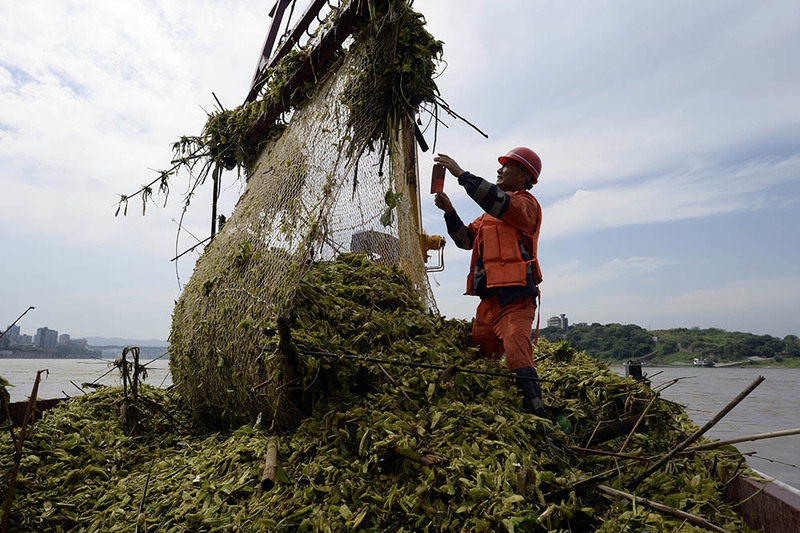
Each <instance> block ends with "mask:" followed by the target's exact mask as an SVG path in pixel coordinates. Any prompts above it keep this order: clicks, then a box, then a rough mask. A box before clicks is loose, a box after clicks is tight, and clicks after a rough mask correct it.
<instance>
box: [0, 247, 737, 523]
mask: <svg viewBox="0 0 800 533" xmlns="http://www.w3.org/2000/svg"><path fill="white" fill-rule="evenodd" d="M310 269H311V270H310V275H308V276H306V277H305V278H304V280H303V282H302V284H301V286H300V288H299V290H298V295H297V298H296V300H297V306H296V313H295V315H294V318H293V321H292V324H291V329H292V335H293V340H292V343H291V344H292V348H293V349H295V350H296V355H297V356H298V358H299V359H300V368H301V369H302V370H301V372H300V375H299V378H298V379H299V381H300V382H301V383H302V385H298V388H299V390H301V391H302V393H303V394H307V395H314V396H315V398H316V400H315V401H314V402H312V403H313V411H312V412H310V413H308V416H306V417H305V418H304V419H303V420H302V421H301V422H300V423H299V425H298V426H297V428H296V430H295V431H292V432H284V431H279V430H276V429H275V428H272V429H271V428H270V424H268V423H264V421H265V420H267V417H266V416H265V417H262V418H261V420H260V421H259V420H258V419H256V418H254V419H252V420H250V421H249V422H248V423H246V424H243V425H241V426H239V427H238V428H236V429H233V430H228V431H224V432H215V433H210V434H202V435H198V434H196V433H193V432H192V431H189V429H188V428H191V427H194V426H193V425H192V419H193V417H192V416H191V415H190V413H188V412H187V411H186V410H185V407H184V404H183V402H181V401H180V398H179V396H178V394H177V391H176V390H174V389H173V390H170V391H165V390H161V389H156V388H152V387H149V386H142V387H140V388H139V400H138V403H137V405H136V409H137V410H138V411H139V413H140V414H139V416H138V420H139V422H138V425H137V427H136V431H135V432H132V431H131V430H130V428H129V429H128V430H123V429H122V428H123V427H124V422H121V421H120V412H121V411H120V408H121V406H122V404H123V403H124V402H123V395H122V392H121V390H120V389H118V388H108V389H103V390H100V391H97V392H94V393H91V394H89V395H87V396H82V397H77V398H73V399H71V400H69V401H67V402H63V403H62V404H61V405H60V406H59V407H57V408H55V409H53V410H52V411H48V412H47V413H45V416H44V417H43V418H42V419H41V420H39V421H37V422H36V424H35V425H34V426H33V430H32V433H31V434H30V435H29V438H28V439H27V442H26V443H25V447H24V450H23V454H22V457H21V461H22V463H21V469H20V477H19V480H18V483H17V488H16V492H15V494H14V498H13V505H12V507H11V516H10V529H9V531H13V532H30V531H48V532H104V533H106V532H117V531H119V532H123V531H124V532H126V533H129V532H131V531H140V532H144V531H150V532H155V531H157V532H161V533H169V532H186V531H192V532H234V531H236V532H255V531H287V532H288V531H322V532H342V531H364V532H373V531H374V532H381V531H385V532H397V531H408V532H411V531H428V532H440V531H454V532H462V531H463V532H467V531H470V532H471V531H487V532H490V531H508V532H520V531H533V532H538V531H563V532H567V531H570V532H576V531H603V532H620V531H630V532H639V531H650V532H663V533H667V532H670V533H671V532H674V531H682V532H693V531H705V530H704V529H702V528H700V527H698V526H695V525H692V524H690V523H687V522H685V521H683V520H682V519H678V518H674V517H673V516H671V515H667V514H661V513H658V512H655V511H651V510H649V509H647V508H645V507H642V506H641V505H631V504H629V503H628V502H627V501H625V500H615V499H614V498H612V497H609V496H605V495H601V494H600V493H599V492H597V491H595V490H593V488H592V485H591V484H590V483H582V482H585V481H586V480H588V479H590V478H591V477H592V476H595V475H597V474H600V473H610V474H609V475H607V476H606V479H605V481H604V483H605V484H606V485H608V486H612V487H615V488H619V489H623V490H624V489H625V486H626V484H627V483H629V482H630V481H631V480H632V479H634V478H635V477H636V476H637V475H639V474H641V473H642V472H643V471H644V469H645V468H646V467H647V466H648V465H649V464H652V462H651V461H652V460H655V459H652V460H651V461H631V460H628V459H620V458H615V457H608V456H602V455H594V454H587V453H580V452H576V451H574V450H571V449H570V448H569V447H568V446H576V445H577V446H579V445H580V444H581V443H582V442H584V441H585V436H586V435H594V439H593V440H592V443H591V447H592V448H595V449H599V450H605V451H610V452H617V451H619V450H620V447H621V443H622V441H623V440H624V439H625V438H626V437H627V435H620V436H617V437H615V438H612V439H610V440H605V441H601V440H600V438H599V437H598V435H599V433H600V431H599V430H598V426H603V425H605V422H609V421H615V420H619V419H624V418H626V417H630V416H637V415H640V414H641V413H643V412H644V410H645V408H646V406H647V405H648V403H650V401H651V400H652V399H653V397H654V394H655V393H654V392H653V391H652V390H651V389H650V388H649V387H647V386H646V385H644V384H642V383H639V382H636V381H634V380H632V379H630V378H623V377H621V376H619V375H617V374H616V373H614V372H613V371H611V370H609V369H608V368H607V367H606V366H605V365H603V364H601V363H599V362H597V361H596V360H594V359H591V358H589V357H587V356H586V355H585V354H583V353H577V352H575V351H574V350H573V349H572V348H570V347H569V345H567V344H566V343H561V344H549V343H546V342H541V343H540V345H539V346H538V347H537V348H536V353H535V355H536V357H543V356H545V355H547V354H551V355H550V356H549V357H547V358H545V359H543V360H540V362H539V363H538V364H537V367H538V369H539V373H540V376H541V377H542V379H545V380H548V381H546V382H544V383H543V384H542V385H543V389H544V395H545V400H546V403H547V404H548V405H549V406H552V407H554V408H559V409H561V410H563V411H564V412H565V413H567V415H566V416H567V420H568V422H569V423H568V424H566V425H562V424H554V423H552V422H551V421H550V420H548V419H544V418H539V417H536V416H533V415H529V414H525V413H523V412H522V408H521V401H520V399H519V397H518V395H517V393H516V391H515V387H514V384H513V381H512V380H510V379H508V378H506V377H503V376H493V375H483V374H476V373H466V372H463V371H457V370H456V371H454V370H452V369H450V370H438V369H437V368H420V367H413V366H409V365H403V364H388V363H382V364H378V363H374V362H367V361H365V360H364V359H365V358H371V359H380V360H385V361H393V362H395V363H414V364H429V365H431V366H434V367H436V366H440V367H444V368H449V367H451V366H452V365H455V366H457V367H459V368H460V369H469V370H473V371H487V372H495V373H499V372H503V369H504V364H503V363H502V362H498V361H488V360H484V359H481V358H480V357H479V356H478V353H477V350H476V349H475V348H472V347H470V346H469V344H468V337H469V329H470V327H469V326H470V324H469V323H468V322H466V321H461V320H446V319H443V318H442V317H441V316H438V315H436V314H432V313H430V312H428V311H427V310H426V309H425V308H424V306H423V305H422V304H421V303H420V302H419V299H418V296H417V292H416V290H415V288H414V286H413V283H412V281H411V279H410V278H409V277H408V276H407V275H406V274H405V273H404V272H403V271H402V270H401V269H399V268H398V267H396V266H394V267H391V266H382V265H378V264H375V263H374V262H372V261H370V260H368V259H367V258H366V257H364V256H362V255H356V254H345V255H343V256H342V257H340V258H339V259H338V260H336V261H324V262H318V263H315V264H314V265H312V266H311V267H310ZM269 339H270V342H269V344H268V345H265V346H264V347H263V351H264V353H268V354H269V357H283V355H282V353H281V351H280V350H279V349H278V348H277V344H278V343H279V341H278V340H277V339H276V338H275V336H273V337H270V338H269ZM323 349H324V350H326V351H327V352H329V353H330V354H339V355H341V356H345V355H349V356H353V357H333V356H319V355H309V354H310V353H316V354H318V353H319V352H320V351H321V350H323ZM359 358H360V359H361V360H359ZM695 429H696V427H695V426H693V425H692V424H691V422H690V421H689V419H688V417H687V416H686V414H685V413H684V411H683V410H682V409H681V408H680V407H679V406H677V405H676V404H674V403H671V402H667V401H661V400H660V399H657V400H656V402H655V403H654V404H653V406H652V407H651V408H650V410H649V415H648V423H647V427H646V433H636V434H634V435H633V437H632V438H631V440H630V441H629V443H628V446H627V448H626V450H625V453H626V454H628V455H631V456H637V457H641V458H657V457H660V456H661V455H663V454H665V453H666V452H667V451H668V450H669V449H670V448H672V447H673V446H674V445H675V444H676V442H680V441H682V440H683V439H684V438H685V437H686V435H688V434H689V433H691V432H693V431H694V430H695ZM133 433H135V434H136V436H135V437H134V436H131V435H132V434H133ZM270 446H276V447H277V451H278V454H277V456H278V470H277V475H276V476H275V484H274V486H273V487H271V489H269V490H265V489H262V488H261V484H260V483H261V479H262V471H263V469H264V462H265V456H266V454H267V449H268V448H269V447H270ZM733 452H735V450H733V449H732V448H728V451H727V454H728V455H730V456H731V458H728V455H726V453H725V452H721V451H708V452H703V453H702V454H695V455H680V456H678V457H677V458H676V459H674V460H672V461H670V462H669V463H668V464H666V465H665V467H664V468H663V469H662V470H661V471H658V472H656V473H654V474H653V475H652V476H650V477H649V478H648V479H647V480H645V481H644V482H643V483H641V484H640V485H639V486H638V488H637V489H636V491H635V493H636V495H637V496H639V497H645V498H648V499H650V500H654V501H657V502H660V503H663V504H666V505H669V506H671V507H674V508H676V509H680V510H683V511H686V512H689V513H692V514H695V515H701V516H703V517H705V518H706V519H708V520H710V521H711V522H713V523H715V524H717V525H718V526H720V527H724V528H725V529H727V530H728V531H749V530H748V528H747V527H746V526H745V525H743V524H742V522H741V519H740V518H739V517H738V515H737V514H736V513H735V512H734V510H733V509H732V508H731V507H730V506H729V505H727V504H726V503H725V502H724V499H723V496H722V493H723V490H724V487H723V485H722V483H721V482H720V481H719V479H720V475H719V472H718V470H719V469H721V468H723V467H727V468H735V465H736V462H735V460H736V459H737V458H738V454H735V453H733ZM14 455H15V454H14V451H13V444H12V442H11V438H10V436H9V433H8V432H3V434H2V436H0V458H1V459H0V461H2V463H1V464H0V486H5V481H6V479H7V476H8V472H9V470H10V466H9V465H10V463H11V462H12V461H13V458H14Z"/></svg>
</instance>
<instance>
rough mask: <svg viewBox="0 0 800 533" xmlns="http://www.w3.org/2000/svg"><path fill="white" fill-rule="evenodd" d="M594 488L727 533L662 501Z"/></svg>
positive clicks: (609, 489)
mask: <svg viewBox="0 0 800 533" xmlns="http://www.w3.org/2000/svg"><path fill="white" fill-rule="evenodd" d="M595 488H596V489H597V490H599V491H600V492H605V493H606V494H610V495H611V496H618V497H620V498H625V499H626V500H630V501H632V502H635V503H638V504H641V505H644V506H645V507H649V508H650V509H654V510H656V511H659V512H661V513H667V514H669V515H672V516H675V517H677V518H680V519H682V520H686V521H687V522H689V523H691V524H694V525H696V526H700V527H704V528H706V529H708V530H709V531H716V532H717V533H729V532H728V530H727V529H722V528H721V527H719V526H718V525H716V524H714V523H712V522H709V521H708V520H706V519H705V518H703V517H702V516H697V515H694V514H691V513H687V512H685V511H681V510H679V509H675V508H673V507H669V506H666V505H664V504H662V503H658V502H654V501H652V500H648V499H647V498H642V497H640V496H634V495H633V494H629V493H627V492H623V491H621V490H617V489H612V488H611V487H608V486H606V485H595Z"/></svg>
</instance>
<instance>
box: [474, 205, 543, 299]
mask: <svg viewBox="0 0 800 533" xmlns="http://www.w3.org/2000/svg"><path fill="white" fill-rule="evenodd" d="M514 194H517V195H522V194H524V195H527V196H530V198H532V199H533V201H534V202H535V204H536V209H537V215H538V220H539V222H538V223H537V224H536V227H535V228H531V229H533V232H532V233H529V232H526V231H523V230H521V229H519V228H515V227H514V226H512V225H510V224H507V223H505V222H503V221H502V220H500V219H498V218H495V217H493V216H491V215H489V214H486V213H484V214H483V215H481V216H480V217H479V218H478V219H477V220H475V222H473V224H471V226H472V227H473V228H474V229H477V231H475V235H474V237H473V239H474V240H473V243H472V259H471V261H470V267H469V275H468V276H467V292H466V294H473V295H474V294H475V285H474V281H473V279H474V274H475V265H476V264H477V261H478V257H482V258H483V266H484V268H485V269H486V288H487V289H492V288H497V287H513V286H523V287H524V286H525V284H526V278H525V274H526V267H527V266H528V265H529V264H530V265H531V269H532V271H533V279H534V281H535V283H536V285H538V284H539V283H541V281H542V270H541V268H540V267H539V261H538V260H537V253H538V248H539V228H540V227H541V220H542V208H541V206H539V202H537V201H536V199H535V198H533V195H531V194H530V193H528V192H527V191H517V192H515V193H514ZM520 244H522V245H523V246H525V249H526V250H527V251H528V252H529V253H530V255H531V259H529V260H527V261H526V260H525V259H524V258H523V257H522V252H521V249H520Z"/></svg>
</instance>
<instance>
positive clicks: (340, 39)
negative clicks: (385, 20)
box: [246, 0, 369, 144]
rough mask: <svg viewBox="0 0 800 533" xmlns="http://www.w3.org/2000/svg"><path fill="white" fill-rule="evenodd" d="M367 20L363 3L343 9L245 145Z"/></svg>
mask: <svg viewBox="0 0 800 533" xmlns="http://www.w3.org/2000/svg"><path fill="white" fill-rule="evenodd" d="M368 17H369V5H368V2H367V1H366V0H352V1H351V2H350V4H349V5H348V6H347V7H346V8H344V9H343V10H342V12H341V14H340V15H339V17H338V18H337V19H336V21H335V22H334V24H333V25H332V26H331V28H330V29H329V30H328V31H327V32H326V33H325V35H323V36H322V38H321V39H320V42H319V44H317V46H316V47H315V48H314V49H313V50H312V51H311V53H309V55H308V57H307V58H306V59H305V61H303V63H301V65H300V66H299V67H298V69H297V70H296V71H295V73H294V74H292V76H291V77H290V78H289V79H288V80H287V81H286V83H284V85H283V87H282V88H281V91H280V96H279V98H278V100H277V102H272V103H270V104H269V107H268V108H267V110H266V111H264V113H262V114H261V116H260V117H258V119H256V121H255V122H254V123H253V125H252V126H251V127H250V130H249V131H248V132H247V137H246V139H247V142H248V143H250V144H256V143H257V142H258V139H259V138H260V137H261V136H263V135H264V134H265V133H266V132H267V131H268V130H269V128H270V127H271V126H272V124H274V123H275V120H277V118H278V117H279V116H280V115H281V113H283V112H284V111H286V110H287V109H288V108H289V101H290V97H291V95H292V93H293V92H294V91H296V90H297V89H298V88H300V87H301V86H302V85H303V84H305V83H307V82H309V81H311V80H313V79H315V76H316V75H317V74H319V73H321V72H324V71H325V69H326V68H327V66H328V63H329V61H330V59H331V58H332V57H333V55H334V53H335V52H336V51H337V50H338V49H339V48H340V47H341V45H342V43H344V41H345V39H347V37H349V36H350V35H351V34H352V32H353V29H354V28H355V26H356V24H358V23H359V22H360V21H363V20H366V19H367V18H368Z"/></svg>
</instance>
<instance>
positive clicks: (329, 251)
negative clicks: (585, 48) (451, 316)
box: [170, 0, 442, 428]
mask: <svg viewBox="0 0 800 533" xmlns="http://www.w3.org/2000/svg"><path fill="white" fill-rule="evenodd" d="M336 12H337V11H336V10H334V12H333V13H334V14H335V13H336ZM311 45H313V42H312V43H311V44H310V45H309V46H311ZM441 50H442V48H441V43H440V42H438V41H435V40H434V39H433V38H432V37H431V35H430V34H429V33H428V32H427V31H426V30H425V28H424V20H423V19H422V17H421V16H420V15H419V14H418V13H415V12H414V11H413V10H412V9H411V8H410V6H409V4H408V2H405V1H401V0H392V1H390V0H382V1H378V0H375V1H373V2H370V19H369V20H368V21H367V22H364V23H363V24H361V25H360V26H358V27H357V28H356V30H355V32H354V37H353V38H352V41H351V42H349V47H348V48H347V49H346V50H344V51H342V52H341V53H340V54H339V56H338V59H337V60H336V61H335V63H334V65H333V66H332V67H330V68H329V69H328V70H327V71H326V72H325V73H324V74H323V73H318V74H317V75H318V76H319V79H315V80H314V81H313V83H309V84H307V85H305V86H303V88H302V90H300V89H299V91H301V92H302V94H303V96H304V98H294V100H299V101H300V102H301V103H296V102H294V100H293V102H294V104H293V105H295V106H296V107H293V108H292V110H291V120H290V121H289V124H288V125H281V127H280V128H277V131H276V132H271V133H270V134H269V135H268V137H269V139H268V140H267V141H265V143H264V144H263V151H262V152H261V155H260V156H259V158H258V160H257V161H256V162H255V163H254V164H252V165H250V164H249V163H247V161H248V160H249V159H248V158H249V157H250V156H245V155H242V154H243V153H245V152H243V151H242V150H241V149H240V148H239V143H241V142H243V141H242V139H244V138H245V137H246V135H245V134H244V133H243V131H242V129H243V128H244V132H246V131H247V126H248V125H249V122H248V121H247V120H241V117H239V119H237V120H216V119H215V120H210V121H209V126H208V127H209V128H210V127H212V126H213V128H215V129H214V134H213V135H211V134H209V135H207V136H205V137H203V139H204V142H209V143H215V142H216V145H215V146H216V148H214V147H213V146H212V148H213V149H209V152H210V153H213V154H215V157H217V158H218V159H219V162H220V164H223V165H228V166H230V165H231V164H233V162H234V161H236V162H238V163H237V164H240V165H241V164H247V167H248V172H247V187H246V190H245V192H244V194H243V195H242V197H241V198H240V199H239V201H238V203H237V205H236V208H235V210H234V212H233V214H232V216H231V217H230V218H229V220H228V221H227V223H226V224H225V225H224V227H223V228H222V229H221V231H220V232H219V233H218V234H217V235H216V236H215V237H214V240H213V241H212V242H211V244H210V245H209V246H208V247H207V248H206V249H205V251H204V252H203V255H202V256H201V257H200V258H199V259H198V261H197V264H196V266H195V271H194V273H193V275H192V278H191V280H190V281H189V283H188V284H187V285H186V287H185V288H184V290H183V293H182V295H181V297H180V299H179V300H178V302H177V304H176V306H175V309H174V312H173V322H172V331H171V335H170V367H171V370H172V376H173V380H174V383H175V385H176V387H178V388H179V389H180V391H181V394H182V396H183V397H184V398H186V400H187V401H188V402H189V403H190V404H191V405H192V407H193V411H194V412H195V413H197V416H198V418H200V419H202V420H203V421H204V422H205V423H207V424H208V425H210V426H217V427H218V426H223V425H226V424H232V425H236V424H238V423H241V422H242V421H245V420H251V419H252V418H253V417H254V416H255V415H256V414H257V413H262V414H263V416H264V417H267V418H269V419H270V420H271V421H275V422H276V423H278V424H279V425H280V426H283V427H287V428H288V427H292V426H294V425H296V424H297V423H298V422H299V421H300V420H301V419H302V412H301V411H302V406H298V405H297V404H296V403H295V402H291V401H290V399H289V398H288V396H287V392H288V390H287V389H286V388H285V387H283V385H284V384H285V383H286V382H289V381H291V380H292V379H293V376H292V375H290V374H287V371H288V370H287V369H286V368H285V367H284V365H282V364H281V363H280V361H278V362H276V361H275V360H274V359H273V358H270V356H269V355H268V354H265V353H264V351H263V350H262V348H263V347H264V346H266V345H267V343H268V342H269V340H270V337H269V336H270V334H271V332H272V331H274V329H275V328H276V325H277V324H276V323H277V320H278V319H279V318H282V317H288V315H289V314H290V312H291V310H292V309H293V307H294V306H295V301H294V299H295V292H296V290H297V287H298V284H299V283H300V281H301V280H303V279H305V278H306V277H308V275H309V274H308V267H309V265H310V264H311V263H312V262H313V261H318V260H320V259H333V258H335V257H336V256H337V255H338V254H339V253H342V252H362V253H366V254H369V255H370V256H371V257H373V258H374V259H377V260H380V261H382V262H384V263H391V264H394V265H397V266H399V267H400V268H402V270H403V271H405V272H406V273H407V274H408V275H409V276H410V277H411V279H412V283H413V286H414V288H415V290H416V292H417V299H419V300H421V301H422V302H424V305H426V306H427V307H428V308H429V309H431V310H435V309H436V304H435V301H434V299H433V295H432V291H431V288H430V284H429V281H428V278H427V273H426V270H425V257H423V251H422V250H421V246H420V227H419V219H420V217H419V213H418V204H417V202H416V201H415V198H416V195H417V194H418V183H417V176H416V169H415V168H414V166H415V161H414V159H413V158H414V156H415V151H414V145H413V140H412V142H411V143H410V144H409V143H408V142H407V139H408V137H409V132H410V134H411V139H413V129H412V128H413V118H414V114H415V113H416V111H417V109H418V107H419V105H420V104H421V103H422V102H429V103H432V102H433V100H434V97H435V94H436V86H435V84H434V83H433V81H432V76H433V69H434V66H435V64H436V63H435V61H436V60H437V59H438V56H439V54H441ZM288 57H289V59H287V61H290V62H291V63H292V64H293V65H294V64H296V63H297V58H298V57H300V56H298V55H297V54H294V55H291V56H288ZM289 70H291V69H289ZM281 72H283V70H281ZM285 75H286V74H285V73H284V77H285ZM283 80H284V78H283V77H281V76H278V77H277V78H276V79H272V80H271V83H273V84H278V87H280V84H281V83H282V82H283ZM274 92H275V87H271V88H268V90H267V95H268V96H267V97H269V98H272V96H269V95H272V94H273V93H274ZM295 96H296V95H293V97H295ZM257 105H261V104H257ZM258 109H261V107H259V108H258ZM237 116H238V115H237ZM251 116H252V115H250V114H247V115H246V117H251ZM228 127H230V128H232V130H233V131H227V129H226V128H228ZM219 128H222V129H223V130H224V131H223V132H219V131H217V130H218V129H219ZM231 140H233V141H234V142H230V143H229V144H225V143H226V142H228V141H231ZM242 159H244V160H242ZM289 370H291V369H289ZM273 417H274V418H273Z"/></svg>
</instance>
